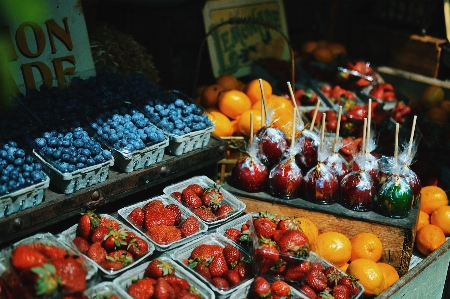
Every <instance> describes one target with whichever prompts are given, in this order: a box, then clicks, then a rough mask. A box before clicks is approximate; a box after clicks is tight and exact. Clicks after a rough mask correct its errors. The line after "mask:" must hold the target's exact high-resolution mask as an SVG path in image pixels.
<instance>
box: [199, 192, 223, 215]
mask: <svg viewBox="0 0 450 299" xmlns="http://www.w3.org/2000/svg"><path fill="white" fill-rule="evenodd" d="M219 188H220V187H218V186H214V187H208V188H205V190H204V192H203V195H202V197H201V198H202V203H203V205H204V206H206V207H210V208H212V209H213V210H217V209H218V208H219V207H220V206H221V205H222V203H223V194H222V192H220V191H219Z"/></svg>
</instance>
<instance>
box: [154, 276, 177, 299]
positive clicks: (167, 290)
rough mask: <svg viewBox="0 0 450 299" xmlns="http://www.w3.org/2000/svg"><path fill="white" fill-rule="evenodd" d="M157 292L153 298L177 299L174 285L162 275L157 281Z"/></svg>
mask: <svg viewBox="0 0 450 299" xmlns="http://www.w3.org/2000/svg"><path fill="white" fill-rule="evenodd" d="M154 288H155V292H154V293H153V297H152V299H175V298H176V293H175V290H174V289H173V287H172V286H171V285H170V284H169V283H168V282H167V281H166V280H165V279H164V278H162V277H160V278H158V279H157V280H156V283H155V286H154Z"/></svg>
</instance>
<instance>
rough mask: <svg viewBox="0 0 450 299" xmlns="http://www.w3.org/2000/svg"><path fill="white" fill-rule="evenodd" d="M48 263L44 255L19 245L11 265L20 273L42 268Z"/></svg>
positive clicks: (14, 252)
mask: <svg viewBox="0 0 450 299" xmlns="http://www.w3.org/2000/svg"><path fill="white" fill-rule="evenodd" d="M46 261H47V258H46V257H45V256H44V255H43V254H42V253H40V252H39V251H36V250H34V249H33V248H31V247H30V246H28V245H23V244H20V245H17V247H16V248H14V250H13V252H12V254H11V263H12V265H13V267H14V268H15V269H16V270H19V271H21V270H25V269H30V268H33V267H36V266H40V265H42V264H44V263H45V262H46Z"/></svg>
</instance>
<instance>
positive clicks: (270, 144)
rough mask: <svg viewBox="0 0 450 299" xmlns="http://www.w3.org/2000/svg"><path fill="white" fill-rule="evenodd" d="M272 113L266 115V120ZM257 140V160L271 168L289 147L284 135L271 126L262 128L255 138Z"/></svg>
mask: <svg viewBox="0 0 450 299" xmlns="http://www.w3.org/2000/svg"><path fill="white" fill-rule="evenodd" d="M272 115H273V113H268V116H270V117H268V118H267V119H268V120H269V123H271V124H272V122H271V121H270V119H271V118H272V117H271V116H272ZM255 139H256V140H258V158H259V159H260V160H261V162H263V163H264V164H265V165H267V166H268V167H272V166H274V165H275V164H277V163H278V162H280V160H281V159H282V157H283V155H284V153H285V152H286V151H287V149H288V147H289V141H288V137H287V136H286V134H284V132H283V131H281V130H280V129H278V128H274V127H272V126H271V125H269V126H263V127H262V128H261V129H260V130H259V131H258V132H257V133H256V136H255Z"/></svg>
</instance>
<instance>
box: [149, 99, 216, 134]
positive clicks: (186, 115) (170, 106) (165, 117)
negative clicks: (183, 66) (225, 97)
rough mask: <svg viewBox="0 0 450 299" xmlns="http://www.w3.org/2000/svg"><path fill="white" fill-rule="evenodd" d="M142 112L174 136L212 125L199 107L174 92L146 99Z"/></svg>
mask: <svg viewBox="0 0 450 299" xmlns="http://www.w3.org/2000/svg"><path fill="white" fill-rule="evenodd" d="M144 112H145V113H146V114H147V115H148V118H149V119H150V121H151V122H153V123H154V124H156V125H157V126H158V127H159V128H161V129H163V130H164V131H165V132H167V133H168V134H171V135H175V136H180V135H184V134H187V133H190V132H194V131H200V130H204V129H206V128H210V127H211V126H212V125H213V124H212V122H211V121H210V120H209V118H208V116H207V115H206V114H203V111H202V109H201V108H199V107H198V106H197V105H195V104H194V103H186V102H185V101H183V100H182V99H180V98H178V96H177V95H176V94H175V93H167V95H165V96H160V97H159V98H157V99H150V100H147V102H146V103H145V105H144Z"/></svg>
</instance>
